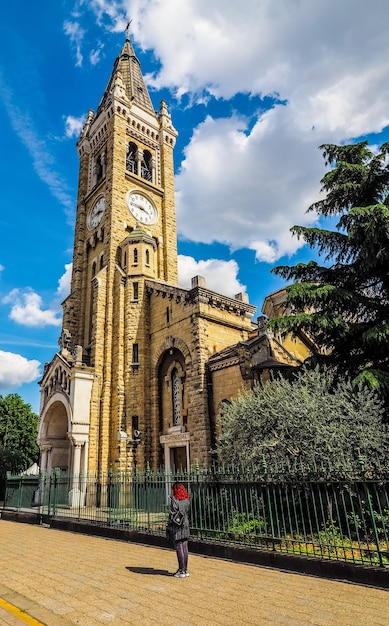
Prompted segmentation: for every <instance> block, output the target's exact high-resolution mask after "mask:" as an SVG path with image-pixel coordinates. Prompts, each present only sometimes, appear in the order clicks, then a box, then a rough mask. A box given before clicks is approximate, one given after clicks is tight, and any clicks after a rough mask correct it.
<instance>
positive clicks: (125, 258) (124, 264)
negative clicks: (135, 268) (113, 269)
mask: <svg viewBox="0 0 389 626" xmlns="http://www.w3.org/2000/svg"><path fill="white" fill-rule="evenodd" d="M123 267H127V252H126V251H124V252H123Z"/></svg>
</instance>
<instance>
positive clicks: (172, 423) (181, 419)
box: [158, 344, 190, 474]
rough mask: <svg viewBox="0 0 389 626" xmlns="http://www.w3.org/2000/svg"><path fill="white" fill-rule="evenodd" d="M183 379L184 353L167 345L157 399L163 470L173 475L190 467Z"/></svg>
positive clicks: (184, 369) (163, 356)
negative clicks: (158, 403) (158, 402)
mask: <svg viewBox="0 0 389 626" xmlns="http://www.w3.org/2000/svg"><path fill="white" fill-rule="evenodd" d="M186 376H187V371H186V358H185V356H184V354H183V352H182V351H181V350H180V349H179V347H177V346H176V345H174V344H173V345H170V346H169V347H168V349H166V350H165V351H164V352H163V353H162V354H161V356H160V360H159V365H158V396H159V400H160V405H159V406H160V415H159V421H160V424H159V430H160V432H161V433H162V434H161V436H160V443H161V446H162V455H163V458H162V459H161V460H163V464H164V466H165V469H166V470H167V471H168V472H172V473H173V474H174V473H176V472H181V471H186V470H187V469H189V466H190V449H189V441H190V434H189V432H188V393H187V385H186Z"/></svg>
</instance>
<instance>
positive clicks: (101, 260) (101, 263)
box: [100, 254, 104, 270]
mask: <svg viewBox="0 0 389 626" xmlns="http://www.w3.org/2000/svg"><path fill="white" fill-rule="evenodd" d="M103 267H104V254H102V255H101V257H100V269H101V270H102V269H103Z"/></svg>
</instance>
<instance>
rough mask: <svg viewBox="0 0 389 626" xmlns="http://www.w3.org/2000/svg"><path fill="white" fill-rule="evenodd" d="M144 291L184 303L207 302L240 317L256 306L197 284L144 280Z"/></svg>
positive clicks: (247, 315) (250, 314) (249, 314)
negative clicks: (186, 284)
mask: <svg viewBox="0 0 389 626" xmlns="http://www.w3.org/2000/svg"><path fill="white" fill-rule="evenodd" d="M146 292H147V294H148V295H150V294H152V293H154V294H156V295H157V296H162V297H163V298H166V297H168V298H169V299H170V300H173V299H174V300H175V301H176V302H184V303H185V304H197V303H201V304H208V305H209V306H211V307H213V308H217V309H220V310H225V311H228V312H230V313H234V314H235V315H239V316H240V317H247V318H251V317H252V316H253V315H254V313H255V311H256V307H255V306H254V305H252V304H248V303H247V302H242V301H241V300H237V299H236V298H230V297H229V296H223V295H222V294H220V293H217V292H216V291H211V290H210V289H205V288H204V287H198V286H197V287H194V288H193V289H185V288H183V287H176V286H175V285H170V284H168V283H163V282H159V281H158V282H157V281H146Z"/></svg>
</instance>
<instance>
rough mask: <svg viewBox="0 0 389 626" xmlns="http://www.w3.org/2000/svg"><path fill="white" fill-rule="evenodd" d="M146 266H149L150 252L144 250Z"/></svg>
mask: <svg viewBox="0 0 389 626" xmlns="http://www.w3.org/2000/svg"><path fill="white" fill-rule="evenodd" d="M146 265H150V252H149V250H146Z"/></svg>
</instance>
